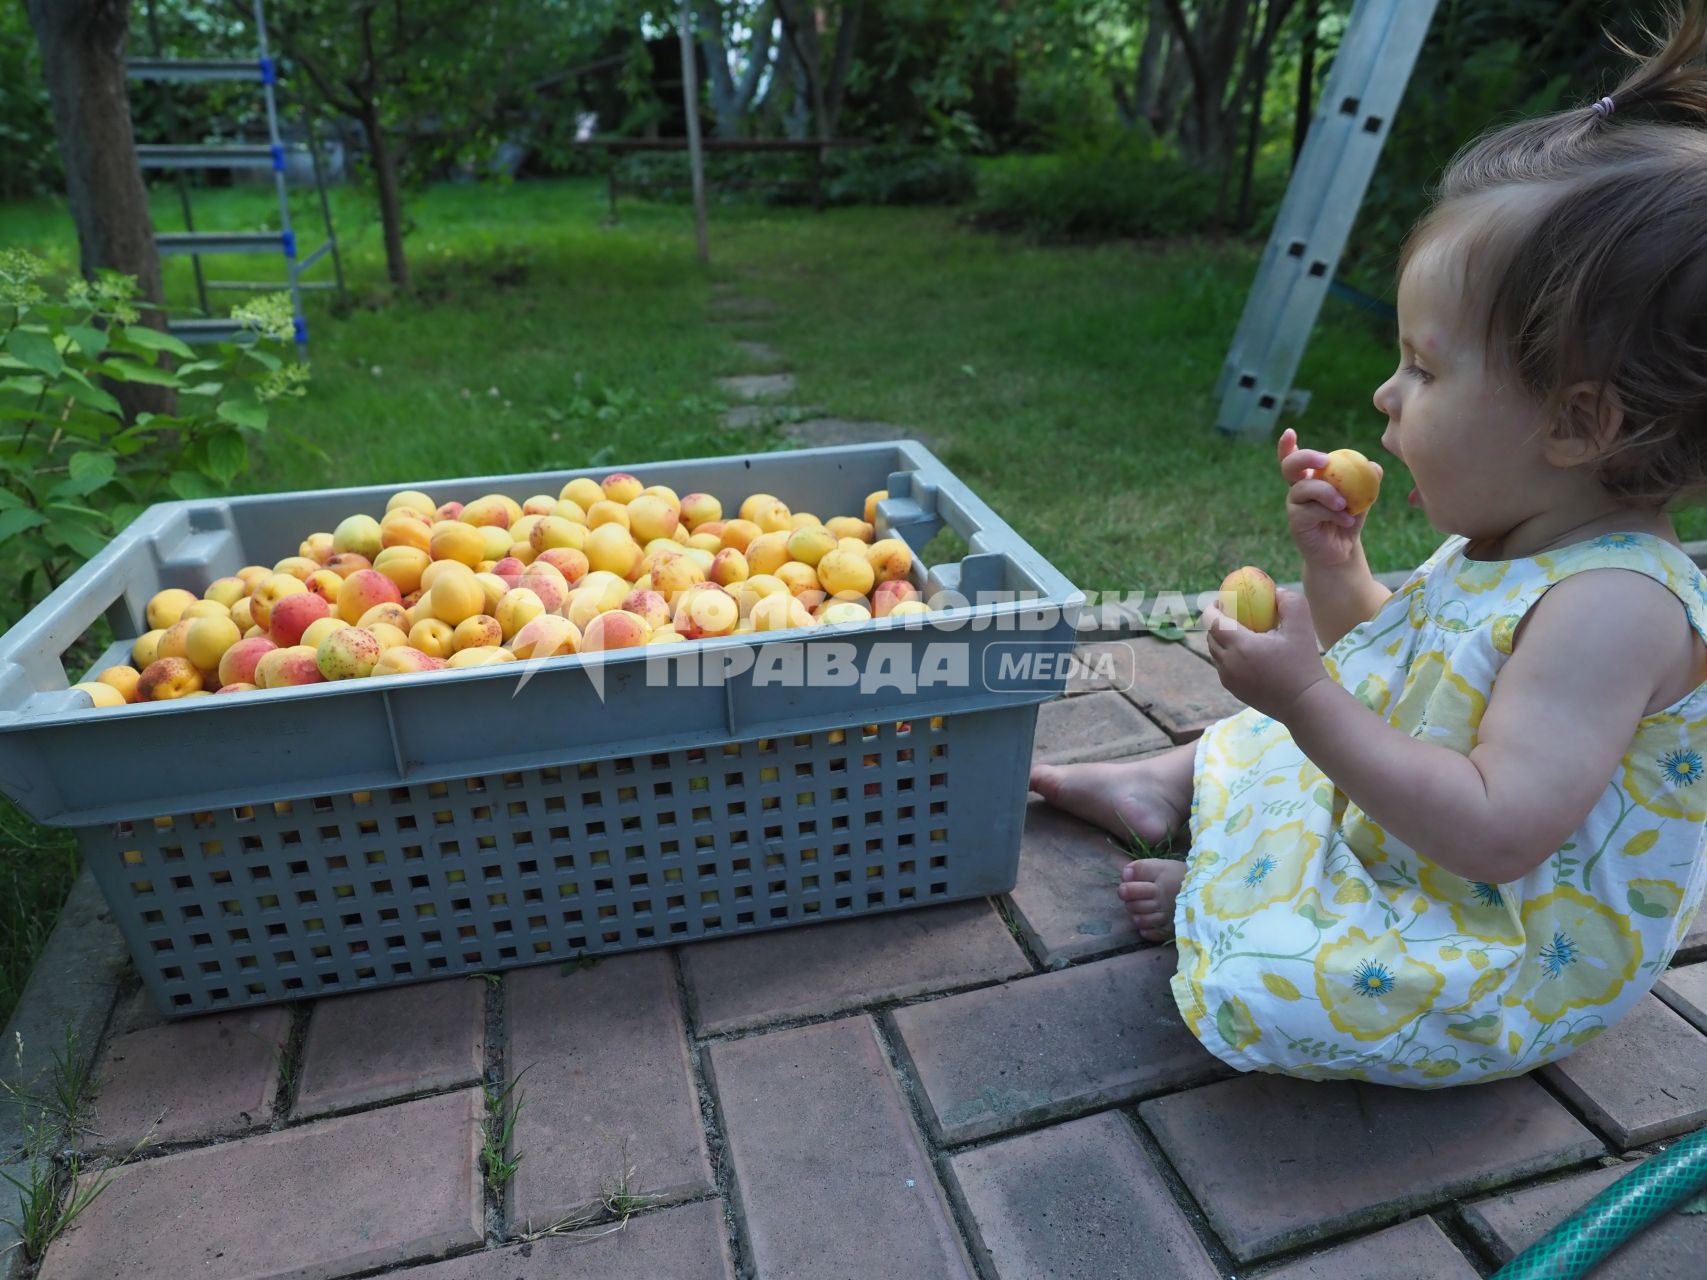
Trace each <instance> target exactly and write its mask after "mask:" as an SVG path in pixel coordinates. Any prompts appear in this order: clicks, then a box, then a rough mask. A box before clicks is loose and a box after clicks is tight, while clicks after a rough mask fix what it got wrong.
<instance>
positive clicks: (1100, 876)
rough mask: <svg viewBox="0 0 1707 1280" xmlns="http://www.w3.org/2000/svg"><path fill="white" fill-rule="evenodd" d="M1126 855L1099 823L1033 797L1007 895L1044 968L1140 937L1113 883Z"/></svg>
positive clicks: (1129, 943) (1104, 951)
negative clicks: (1013, 880)
mask: <svg viewBox="0 0 1707 1280" xmlns="http://www.w3.org/2000/svg"><path fill="white" fill-rule="evenodd" d="M1129 861H1131V855H1130V854H1129V853H1127V852H1126V851H1125V850H1123V849H1122V848H1121V847H1120V845H1119V844H1118V843H1117V842H1116V841H1115V840H1114V839H1113V838H1112V837H1111V836H1110V835H1109V833H1108V832H1106V831H1104V830H1102V829H1101V828H1100V827H1093V826H1091V825H1090V823H1088V822H1081V821H1080V820H1079V819H1077V818H1075V817H1072V816H1070V815H1068V814H1065V813H1062V812H1061V811H1060V810H1059V809H1053V808H1051V807H1050V806H1048V805H1046V804H1044V803H1043V801H1042V800H1040V799H1036V798H1033V799H1032V800H1031V801H1030V802H1029V803H1028V804H1027V805H1026V810H1025V830H1024V833H1023V834H1022V835H1021V837H1020V849H1019V881H1018V883H1017V884H1015V885H1014V888H1013V892H1011V893H1010V894H1009V895H1008V900H1009V902H1011V903H1012V905H1013V910H1014V917H1015V921H1016V923H1017V924H1018V925H1019V928H1020V931H1021V932H1022V933H1023V934H1024V935H1025V939H1026V941H1027V942H1028V943H1029V944H1030V945H1031V947H1032V949H1033V950H1034V951H1036V952H1037V954H1038V956H1039V957H1040V958H1041V959H1042V961H1043V963H1044V964H1045V965H1047V966H1049V967H1050V968H1055V967H1057V966H1059V965H1064V964H1067V963H1068V962H1070V961H1073V960H1083V959H1086V958H1088V957H1090V956H1100V955H1107V954H1108V953H1109V952H1111V951H1120V950H1124V949H1126V948H1128V947H1132V946H1135V945H1137V944H1138V943H1139V942H1140V939H1139V937H1138V930H1137V928H1136V927H1135V926H1134V925H1133V923H1132V917H1131V916H1129V915H1127V914H1126V909H1125V908H1124V907H1123V906H1122V905H1121V903H1120V899H1119V898H1118V897H1116V896H1115V886H1116V885H1118V884H1119V883H1120V869H1121V868H1122V867H1123V866H1125V865H1126V863H1127V862H1129Z"/></svg>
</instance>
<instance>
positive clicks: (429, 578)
mask: <svg viewBox="0 0 1707 1280" xmlns="http://www.w3.org/2000/svg"><path fill="white" fill-rule="evenodd" d="M473 572H474V569H473V567H472V566H470V565H466V564H463V563H462V561H460V560H434V561H432V562H431V563H430V564H428V565H427V567H426V568H425V569H423V570H421V586H420V591H421V592H422V593H423V594H425V593H426V592H428V591H431V590H432V589H433V584H434V583H436V582H437V581H438V580H439V579H440V578H442V577H444V576H446V575H447V574H453V573H455V574H463V573H469V574H471V573H473Z"/></svg>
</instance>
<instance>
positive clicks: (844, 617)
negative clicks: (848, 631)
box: [818, 600, 871, 627]
mask: <svg viewBox="0 0 1707 1280" xmlns="http://www.w3.org/2000/svg"><path fill="white" fill-rule="evenodd" d="M818 621H819V622H822V623H823V624H824V625H825V626H827V627H833V626H847V625H851V624H853V623H858V622H870V621H871V611H870V610H869V609H867V608H866V607H865V606H864V605H863V604H861V603H860V602H859V601H857V600H831V601H829V602H828V603H827V604H825V605H824V607H823V608H822V609H820V610H818Z"/></svg>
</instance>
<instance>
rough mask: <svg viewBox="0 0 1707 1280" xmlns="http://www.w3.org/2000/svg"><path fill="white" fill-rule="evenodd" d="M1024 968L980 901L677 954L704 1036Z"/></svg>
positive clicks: (1013, 944) (986, 904)
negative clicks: (679, 956) (680, 955)
mask: <svg viewBox="0 0 1707 1280" xmlns="http://www.w3.org/2000/svg"><path fill="white" fill-rule="evenodd" d="M1030 972H1031V965H1030V964H1029V963H1028V962H1027V961H1026V958H1025V953H1024V952H1023V951H1021V950H1020V947H1019V944H1018V943H1016V942H1015V941H1014V939H1013V935H1012V934H1010V933H1009V932H1008V929H1007V926H1006V925H1005V924H1003V923H1002V918H1001V916H999V915H998V914H997V913H996V911H995V910H994V908H992V907H991V905H990V903H989V902H988V901H987V900H984V899H980V900H977V901H973V902H956V903H950V904H948V905H946V906H941V907H920V908H918V909H916V910H912V911H897V912H888V913H886V914H884V915H877V916H868V917H866V918H865V919H863V920H837V921H833V922H830V923H826V924H817V925H809V926H806V927H804V928H797V929H784V930H780V931H777V932H774V933H764V934H749V935H748V936H746V937H743V938H725V939H720V940H718V941H716V942H700V943H696V944H694V945H693V946H690V947H684V948H682V973H683V976H684V977H686V979H687V985H688V990H689V992H690V993H691V997H692V1000H693V1004H694V1010H695V1018H694V1021H695V1024H696V1030H697V1031H698V1032H699V1034H701V1035H715V1034H718V1033H720V1032H726V1031H737V1030H740V1029H742V1028H745V1027H753V1026H758V1025H760V1024H762V1023H766V1022H776V1021H780V1020H782V1019H785V1018H807V1017H814V1016H818V1015H822V1014H834V1013H840V1012H842V1011H844V1010H847V1009H853V1008H857V1007H858V1006H860V1005H864V1004H871V1003H874V1002H876V1001H880V1000H900V999H904V998H906V997H908V996H915V995H920V994H922V993H924V992H928V991H940V990H942V989H944V988H947V987H956V986H970V985H971V984H973V983H975V982H992V981H999V980H1001V979H1004V978H1012V977H1017V976H1018V975H1020V974H1022V973H1030Z"/></svg>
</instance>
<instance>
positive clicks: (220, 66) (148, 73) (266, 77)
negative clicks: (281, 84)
mask: <svg viewBox="0 0 1707 1280" xmlns="http://www.w3.org/2000/svg"><path fill="white" fill-rule="evenodd" d="M124 67H125V74H126V75H128V76H129V77H130V78H131V79H132V80H176V81H180V82H197V81H209V80H247V81H250V82H252V83H254V84H271V83H273V75H274V72H273V62H272V59H270V58H268V59H264V60H256V59H254V58H250V59H248V60H246V61H245V60H242V59H232V60H225V61H221V60H214V59H204V58H130V59H127V60H126V62H125V64H124Z"/></svg>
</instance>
